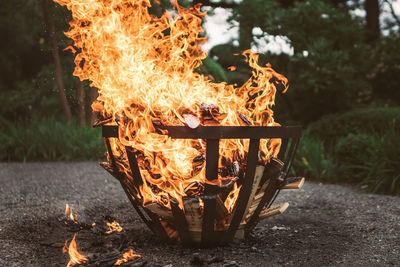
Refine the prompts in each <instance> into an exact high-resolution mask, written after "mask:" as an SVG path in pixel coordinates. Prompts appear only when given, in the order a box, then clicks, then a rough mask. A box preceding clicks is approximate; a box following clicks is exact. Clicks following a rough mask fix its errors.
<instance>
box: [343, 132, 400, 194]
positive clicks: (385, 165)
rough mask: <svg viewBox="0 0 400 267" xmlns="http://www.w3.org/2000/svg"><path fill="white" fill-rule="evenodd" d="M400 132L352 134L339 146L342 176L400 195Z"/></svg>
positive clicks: (375, 190)
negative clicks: (376, 134)
mask: <svg viewBox="0 0 400 267" xmlns="http://www.w3.org/2000/svg"><path fill="white" fill-rule="evenodd" d="M399 147H400V135H399V133H398V131H396V130H395V129H393V128H392V129H390V130H389V131H388V132H387V133H386V134H385V135H383V136H372V135H367V134H350V135H349V136H347V137H345V138H342V139H341V140H340V141H339V142H338V144H337V147H336V159H337V163H338V166H340V168H339V173H340V176H342V177H348V178H350V179H351V180H352V181H353V182H357V183H359V184H361V185H363V187H364V188H365V189H366V190H367V191H368V192H372V193H377V192H380V193H387V194H392V195H400V173H399V170H400V149H399Z"/></svg>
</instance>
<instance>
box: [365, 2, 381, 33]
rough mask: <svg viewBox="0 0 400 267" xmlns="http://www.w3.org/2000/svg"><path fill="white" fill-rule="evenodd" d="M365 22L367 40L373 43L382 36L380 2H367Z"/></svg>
mask: <svg viewBox="0 0 400 267" xmlns="http://www.w3.org/2000/svg"><path fill="white" fill-rule="evenodd" d="M365 12H366V16H365V21H366V29H367V38H368V40H369V41H373V40H376V39H378V38H379V36H380V31H381V30H380V24H379V13H380V8H379V0H365Z"/></svg>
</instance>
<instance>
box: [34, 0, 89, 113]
mask: <svg viewBox="0 0 400 267" xmlns="http://www.w3.org/2000/svg"><path fill="white" fill-rule="evenodd" d="M42 8H43V14H44V18H45V22H46V26H47V32H48V34H49V41H50V43H51V48H52V49H51V52H52V54H53V60H54V65H55V68H56V69H55V71H56V81H57V86H58V94H59V96H60V101H61V106H62V109H63V111H64V115H65V117H66V118H67V120H71V119H72V113H71V108H70V106H69V104H68V100H67V96H66V94H65V87H64V82H63V80H62V70H61V60H60V55H59V54H58V45H57V40H56V30H55V27H54V22H53V19H52V17H51V14H50V12H51V11H50V8H49V0H42ZM81 91H82V90H81Z"/></svg>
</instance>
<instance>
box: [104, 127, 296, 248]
mask: <svg viewBox="0 0 400 267" xmlns="http://www.w3.org/2000/svg"><path fill="white" fill-rule="evenodd" d="M165 129H166V130H168V135H169V136H170V137H171V138H177V139H204V140H206V144H207V145H206V162H205V164H206V179H208V180H214V179H216V178H217V177H218V159H219V140H220V139H250V143H249V150H248V154H247V165H246V170H245V176H244V179H243V182H242V187H241V189H240V192H239V196H238V198H237V201H236V204H235V207H234V210H233V214H232V216H231V218H230V221H229V223H228V224H227V225H226V228H225V230H223V231H220V230H216V228H215V218H216V216H217V215H216V205H217V195H210V194H207V192H208V193H209V192H210V191H209V190H210V188H209V187H208V186H207V184H206V185H205V194H204V196H200V198H202V200H203V203H204V207H203V214H202V223H201V232H200V233H199V235H200V236H199V238H196V239H194V238H193V235H192V233H191V232H190V231H189V227H188V221H187V218H186V217H185V211H184V210H182V209H181V208H179V206H178V204H177V203H173V202H172V201H171V209H172V221H170V222H169V223H171V224H172V225H174V228H175V229H174V230H175V231H177V232H178V234H179V240H180V241H181V242H182V243H183V244H184V245H202V246H210V245H216V244H221V243H228V242H230V241H232V239H233V238H235V235H236V237H237V235H238V231H243V233H244V232H246V233H247V232H249V231H250V230H251V229H252V228H253V227H254V226H255V225H256V224H257V223H258V221H259V215H260V212H262V211H263V210H264V211H265V208H270V206H271V204H272V202H273V201H274V200H275V198H276V196H277V195H278V193H279V191H280V190H281V189H282V188H285V185H287V184H288V183H289V182H288V180H290V178H287V173H288V172H289V168H290V166H291V163H292V161H293V158H294V155H295V152H296V149H297V145H298V142H299V139H300V136H301V128H300V127H299V126H282V127H269V126H238V127H236V126H200V127H198V128H196V129H190V128H188V127H186V126H168V127H165ZM102 130H103V137H104V140H105V144H106V148H107V152H108V154H109V157H110V159H111V162H110V163H109V165H107V166H105V164H102V166H103V167H104V168H105V169H106V170H107V171H109V172H110V173H111V174H112V175H113V176H114V177H115V178H117V179H118V180H119V181H120V183H121V185H122V187H123V189H124V191H125V193H126V195H127V196H128V198H129V200H130V201H131V203H132V205H133V207H134V208H135V210H136V211H137V213H138V214H139V216H140V217H141V218H142V220H143V221H144V222H145V223H146V225H147V226H148V227H149V228H150V229H151V230H152V231H153V232H154V233H155V234H156V235H157V236H159V237H161V238H162V239H165V240H171V234H170V233H167V232H168V231H166V228H165V227H164V226H165V223H166V222H165V218H162V217H161V216H160V214H157V213H155V212H153V211H151V210H149V209H148V208H146V207H144V206H143V205H142V203H141V202H140V200H138V199H136V197H135V194H136V193H137V192H138V191H139V190H138V186H140V185H141V184H142V178H141V174H140V169H139V166H138V163H137V159H136V155H135V154H134V152H133V149H132V148H131V147H126V154H127V155H126V156H127V158H128V160H129V165H130V169H131V173H132V177H133V181H132V180H131V179H128V177H127V176H126V175H125V174H124V173H122V172H120V171H119V170H118V168H117V166H116V159H115V157H114V155H113V153H112V150H111V145H110V138H118V126H107V125H103V126H102ZM270 138H280V139H281V140H282V145H281V149H280V151H279V155H278V159H279V160H280V162H281V163H282V164H283V167H282V169H281V172H280V176H279V177H276V178H273V179H272V178H271V179H272V180H273V181H269V183H268V186H267V187H266V189H265V191H264V193H263V195H262V198H261V200H260V201H259V204H258V205H257V207H256V208H255V210H254V211H253V212H252V214H251V217H248V218H246V220H245V217H246V214H245V213H246V212H247V209H248V207H249V204H248V203H249V202H251V201H253V199H250V198H252V196H254V194H252V188H253V183H254V182H255V181H254V177H255V173H256V167H257V160H258V150H259V145H260V139H270ZM279 160H278V161H279ZM163 225H164V226H163Z"/></svg>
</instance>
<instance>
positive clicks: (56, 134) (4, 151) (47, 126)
mask: <svg viewBox="0 0 400 267" xmlns="http://www.w3.org/2000/svg"><path fill="white" fill-rule="evenodd" d="M1 125H2V126H1V128H0V129H1V132H0V160H3V161H4V160H6V161H41V160H44V161H53V160H65V161H70V160H72V161H75V160H76V161H78V160H98V159H100V158H102V157H103V154H104V152H105V149H104V144H103V139H102V136H101V130H100V129H93V128H91V127H89V126H85V127H82V126H78V125H77V124H76V123H73V122H71V123H65V122H61V121H59V120H56V119H54V118H51V119H45V120H38V119H34V120H33V121H32V122H31V123H30V124H28V125H22V124H13V123H7V121H5V120H3V121H2V122H1Z"/></svg>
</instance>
